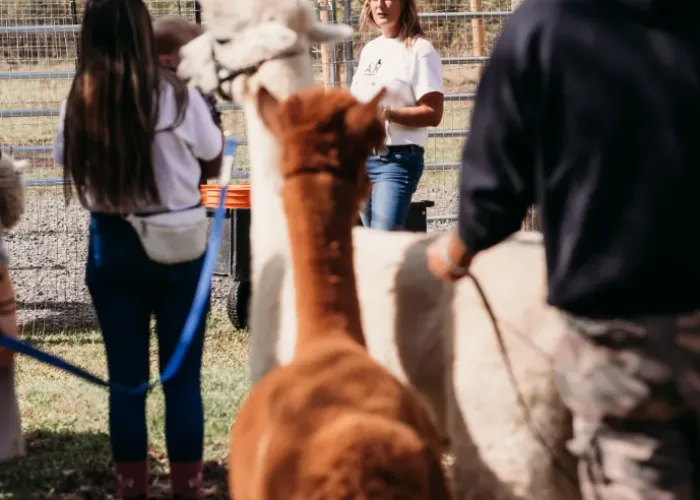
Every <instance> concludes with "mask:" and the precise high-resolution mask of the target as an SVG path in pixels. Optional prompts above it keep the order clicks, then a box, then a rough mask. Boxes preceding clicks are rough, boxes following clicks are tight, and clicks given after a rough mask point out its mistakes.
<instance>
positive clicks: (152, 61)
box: [53, 0, 223, 499]
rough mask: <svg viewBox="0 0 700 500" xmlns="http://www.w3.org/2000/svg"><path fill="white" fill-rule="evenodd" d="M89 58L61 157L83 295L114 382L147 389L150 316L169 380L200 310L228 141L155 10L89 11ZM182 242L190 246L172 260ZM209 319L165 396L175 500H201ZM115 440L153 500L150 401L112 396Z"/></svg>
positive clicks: (85, 45)
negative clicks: (168, 65)
mask: <svg viewBox="0 0 700 500" xmlns="http://www.w3.org/2000/svg"><path fill="white" fill-rule="evenodd" d="M78 53H79V58H78V68H77V71H76V75H75V79H74V81H73V85H72V87H71V90H70V93H69V95H68V98H67V101H66V102H65V103H64V105H63V106H62V113H61V116H60V119H59V130H58V134H57V137H56V141H55V144H54V153H53V156H54V160H55V161H56V162H57V163H59V164H61V165H63V166H64V177H65V179H66V181H67V183H66V195H67V198H68V197H70V194H71V192H72V189H73V187H72V186H74V188H75V190H76V192H77V195H78V198H79V200H80V202H81V203H82V205H83V206H84V207H85V208H87V209H88V210H89V211H90V230H89V248H88V257H87V265H86V273H85V274H86V276H85V281H86V284H87V288H88V291H89V292H90V296H91V298H92V302H93V306H94V308H95V312H96V314H97V318H98V320H99V323H100V329H101V331H102V337H103V340H104V344H105V351H106V355H107V367H108V373H109V378H110V381H111V382H113V383H117V384H120V385H122V386H126V387H129V388H136V387H138V386H140V385H141V384H142V383H143V382H144V381H147V380H149V379H150V377H149V366H150V357H149V339H150V336H151V331H150V323H151V316H152V315H153V316H155V319H156V328H155V331H156V336H157V338H158V347H159V349H158V354H159V361H160V369H161V371H162V370H163V369H165V367H166V364H167V363H168V361H169V360H170V359H171V358H172V356H173V353H174V352H175V349H176V346H177V345H178V340H179V338H180V334H181V332H182V330H183V327H184V325H185V321H186V318H187V315H188V313H189V310H190V308H191V306H192V302H193V300H194V297H195V291H196V289H197V283H198V280H199V276H200V273H201V271H202V267H203V262H204V255H203V253H204V247H205V245H206V238H207V227H206V225H207V220H206V212H205V209H204V207H203V206H202V204H201V195H200V189H199V184H200V178H201V177H202V174H204V176H205V177H214V176H216V175H217V174H218V171H219V169H220V168H221V159H222V151H223V134H222V132H221V129H220V128H219V127H218V126H217V125H216V124H215V123H214V121H213V119H212V117H211V114H210V112H209V108H208V107H207V104H206V103H205V101H204V99H203V98H202V96H201V95H200V94H199V92H197V91H195V90H192V89H188V88H187V87H186V86H185V85H184V84H183V83H182V82H180V81H178V80H177V79H176V77H175V75H174V74H171V72H169V71H163V70H161V68H160V66H159V61H158V54H157V51H156V47H155V42H154V36H153V28H152V25H151V18H150V15H149V13H148V10H147V8H146V6H145V4H144V2H143V0H118V1H115V0H87V1H86V3H85V15H84V20H83V25H82V29H81V33H80V41H79V52H78ZM71 183H72V186H71ZM128 214H133V215H136V216H138V217H139V219H138V223H135V224H134V225H132V224H131V223H130V222H129V220H127V218H125V215H128ZM156 221H157V224H158V225H157V226H155V225H153V224H155V223H156ZM144 227H145V228H146V229H148V228H149V227H150V228H151V231H148V232H144V233H141V232H140V231H141V230H142V229H143V228H144ZM190 229H193V231H190ZM137 230H139V232H137ZM147 233H150V234H147ZM182 234H187V235H188V238H186V239H185V240H184V243H185V244H182V245H180V244H178V245H170V246H171V247H172V246H175V247H177V248H167V247H168V243H172V242H173V241H175V240H179V241H180V242H182V241H183V240H182V239H181V238H180V235H182ZM142 238H144V239H143V240H142ZM149 242H150V243H149ZM146 243H148V244H146ZM151 243H155V244H156V245H155V246H156V247H159V248H160V249H161V251H155V252H154V250H153V245H151ZM147 249H148V251H147ZM164 253H165V254H167V255H168V257H162V255H163V254H164ZM207 312H208V300H207V306H206V308H205V311H204V313H203V314H202V316H201V318H200V319H199V321H198V323H197V326H196V330H195V335H194V338H193V340H192V343H191V345H190V347H189V349H188V351H187V353H186V354H185V356H184V358H183V359H182V362H181V364H180V368H179V371H177V373H176V374H175V375H174V376H173V377H172V378H170V379H169V380H168V381H166V382H165V383H164V384H163V392H164V394H165V434H166V442H167V450H168V458H169V460H170V470H171V484H172V493H173V498H183V499H184V498H187V499H191V498H201V496H202V491H201V475H202V451H203V438H204V416H203V411H202V396H201V387H200V373H201V364H202V349H203V345H204V332H205V328H206V315H207ZM109 428H110V443H111V451H112V457H113V459H114V463H115V469H116V474H117V485H118V488H119V492H118V493H119V498H125V499H141V498H143V499H146V498H149V496H148V461H147V458H148V440H147V432H146V429H147V426H146V394H139V395H132V394H124V393H122V392H120V391H117V390H112V391H110V397H109Z"/></svg>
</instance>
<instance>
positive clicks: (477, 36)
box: [469, 0, 486, 77]
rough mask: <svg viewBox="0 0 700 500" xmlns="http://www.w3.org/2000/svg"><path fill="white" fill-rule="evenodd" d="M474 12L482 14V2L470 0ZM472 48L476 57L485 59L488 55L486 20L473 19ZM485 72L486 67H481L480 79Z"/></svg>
mask: <svg viewBox="0 0 700 500" xmlns="http://www.w3.org/2000/svg"><path fill="white" fill-rule="evenodd" d="M469 4H470V8H471V11H472V12H481V0H469ZM472 46H473V51H474V55H475V56H477V57H479V56H481V57H483V56H485V55H486V30H485V29H484V20H483V19H479V18H475V19H472ZM483 71H484V65H483V64H481V65H479V77H481V74H482V72H483Z"/></svg>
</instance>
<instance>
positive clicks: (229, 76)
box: [211, 45, 301, 101]
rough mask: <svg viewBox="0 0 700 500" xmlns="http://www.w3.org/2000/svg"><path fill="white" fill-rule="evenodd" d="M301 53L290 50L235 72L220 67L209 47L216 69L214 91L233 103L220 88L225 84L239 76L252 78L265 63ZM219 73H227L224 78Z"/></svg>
mask: <svg viewBox="0 0 700 500" xmlns="http://www.w3.org/2000/svg"><path fill="white" fill-rule="evenodd" d="M300 54H301V52H300V51H297V50H290V51H287V52H282V53H281V54H278V55H276V56H273V57H268V58H267V59H263V60H262V61H259V62H257V63H255V64H251V65H250V66H246V67H244V68H240V69H236V70H230V69H228V68H225V67H224V66H222V65H221V64H220V63H219V61H218V60H217V59H216V56H215V54H214V45H212V46H211V58H212V60H213V61H214V67H215V69H216V78H217V79H218V80H219V85H218V87H217V89H216V91H217V92H218V93H219V95H220V96H221V97H222V98H224V99H226V100H227V101H233V96H231V94H229V93H228V92H226V91H224V89H223V88H222V85H223V84H224V83H225V82H230V81H231V80H234V79H236V78H238V77H239V76H241V75H246V76H253V75H254V74H255V73H257V72H258V71H259V70H260V67H261V66H262V65H263V64H265V63H266V62H270V61H275V60H278V59H286V58H291V57H294V56H298V55H300ZM221 72H226V73H228V74H227V75H226V76H225V77H223V78H222V77H221V76H219V75H220V74H221Z"/></svg>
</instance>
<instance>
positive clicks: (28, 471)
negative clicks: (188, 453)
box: [0, 431, 229, 500]
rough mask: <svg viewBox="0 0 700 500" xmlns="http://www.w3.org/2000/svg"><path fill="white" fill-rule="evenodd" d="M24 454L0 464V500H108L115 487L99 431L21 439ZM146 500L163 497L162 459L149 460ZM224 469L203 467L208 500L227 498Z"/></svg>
mask: <svg viewBox="0 0 700 500" xmlns="http://www.w3.org/2000/svg"><path fill="white" fill-rule="evenodd" d="M26 445H27V455H26V456H25V457H23V458H21V459H18V460H14V461H11V462H7V463H2V464H0V499H3V500H4V499H13V500H14V499H21V500H24V499H27V500H28V499H40V500H45V499H51V500H54V499H55V500H77V499H81V500H82V499H90V500H92V499H94V500H97V499H114V498H116V496H115V495H116V486H115V482H114V476H113V473H112V463H111V461H110V453H109V437H108V436H107V434H105V433H100V432H94V433H90V432H86V433H72V432H46V431H39V432H35V433H31V434H29V435H27V436H26ZM150 464H151V467H150V469H151V476H150V482H151V486H150V498H152V499H163V500H164V499H169V498H170V479H169V476H168V474H167V459H166V457H165V456H162V455H156V454H152V455H151V456H150ZM227 488H228V487H227V470H226V466H225V464H223V463H221V462H217V461H210V462H206V463H205V465H204V492H205V496H204V497H205V498H208V499H215V500H219V499H222V500H223V499H228V498H229V496H228V491H227Z"/></svg>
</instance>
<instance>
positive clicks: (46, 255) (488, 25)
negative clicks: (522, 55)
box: [0, 0, 515, 335]
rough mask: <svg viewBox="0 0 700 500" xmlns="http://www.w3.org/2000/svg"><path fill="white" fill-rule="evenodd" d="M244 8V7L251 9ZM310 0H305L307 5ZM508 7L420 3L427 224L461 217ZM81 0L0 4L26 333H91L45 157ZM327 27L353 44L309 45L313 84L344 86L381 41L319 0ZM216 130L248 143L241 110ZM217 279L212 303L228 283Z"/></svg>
mask: <svg viewBox="0 0 700 500" xmlns="http://www.w3.org/2000/svg"><path fill="white" fill-rule="evenodd" d="M251 1H252V0H251ZM309 1H311V0H309ZM514 1H515V0H419V1H418V6H419V12H420V13H421V23H422V25H423V28H424V30H425V31H426V33H427V36H428V38H429V39H430V41H431V42H432V43H433V45H434V46H435V48H436V49H437V50H438V52H439V54H440V56H441V57H442V61H443V76H444V84H445V91H446V96H445V97H446V103H445V112H444V117H443V120H442V123H441V125H440V126H439V127H437V128H435V129H432V130H431V131H430V139H429V142H428V144H427V145H426V171H425V173H424V175H423V178H422V180H421V183H420V185H419V189H418V192H417V193H416V195H415V196H414V199H415V200H420V199H429V200H432V201H434V202H435V207H434V208H431V209H430V213H429V215H430V219H431V220H432V224H433V227H436V226H439V225H443V226H444V225H445V224H448V225H449V224H452V223H453V221H454V214H455V213H456V211H457V197H458V193H457V178H458V170H457V167H458V161H459V156H460V153H461V148H462V145H463V142H464V140H465V137H466V135H467V133H468V130H467V128H468V124H469V121H470V114H471V107H472V101H473V97H474V91H475V87H476V84H477V82H478V80H479V75H480V68H481V66H482V65H483V62H484V60H485V59H486V58H487V56H488V53H489V51H490V47H491V46H492V44H493V41H494V40H495V38H496V37H497V36H498V34H499V32H500V30H501V27H502V24H503V22H504V20H505V19H506V18H507V16H508V14H509V12H510V11H511V9H512V8H513V2H514ZM146 3H147V5H148V7H149V10H150V12H151V14H152V16H153V17H154V18H158V17H160V16H164V15H169V14H176V15H180V16H183V17H185V18H187V19H190V20H196V19H197V17H198V16H197V5H196V2H195V1H194V0H146ZM83 4H84V0H2V2H0V147H1V148H2V149H3V150H6V151H10V152H12V153H13V154H14V155H15V156H16V157H18V158H29V159H30V160H31V161H32V162H33V168H32V169H31V171H30V172H29V173H27V174H26V175H25V177H26V182H27V184H28V193H27V214H26V216H25V219H24V221H23V222H22V223H21V224H20V226H19V227H18V228H17V229H16V230H14V231H12V232H11V233H10V234H7V235H6V236H5V238H6V241H7V244H8V248H9V251H10V254H11V255H10V256H11V262H12V266H11V267H12V274H13V279H14V281H15V284H16V288H17V296H18V300H19V307H20V319H21V321H22V323H23V331H24V334H25V335H32V334H34V333H36V334H41V335H43V334H44V333H46V332H63V331H67V330H75V329H78V330H80V329H87V328H92V327H94V325H95V320H94V314H93V311H92V306H91V304H90V300H89V296H88V293H87V290H86V287H85V286H84V266H85V258H86V252H87V245H88V242H87V225H88V216H87V213H86V212H85V211H84V210H83V209H82V208H81V207H80V206H78V205H77V203H75V202H73V203H71V204H70V205H69V206H67V207H66V206H65V204H64V200H63V194H62V187H61V185H60V184H61V182H62V180H61V179H62V171H61V170H60V169H58V168H57V167H56V166H55V165H54V164H53V162H52V161H51V159H50V152H51V147H52V144H53V140H54V136H55V132H56V127H57V117H58V110H59V106H60V103H61V101H62V100H63V99H65V97H66V96H67V93H68V90H69V86H70V84H71V81H72V80H71V79H72V76H73V71H74V69H75V64H76V40H77V36H78V32H79V27H80V23H81V21H82V11H83ZM316 5H317V12H318V16H319V18H320V19H321V20H322V21H324V22H346V23H349V24H351V25H352V26H353V27H355V28H356V29H355V35H354V37H353V40H352V41H351V42H347V43H340V44H335V45H331V46H323V47H314V48H313V50H312V55H313V57H314V60H315V65H316V77H317V83H319V84H324V85H341V86H348V85H349V83H350V81H351V79H352V75H353V73H354V70H355V65H356V62H357V59H358V57H359V54H360V51H361V49H362V47H363V46H364V44H365V43H366V42H367V41H368V40H370V39H371V38H373V37H375V36H377V35H378V33H377V32H373V31H368V32H366V33H360V30H359V14H360V10H361V6H362V0H340V1H334V0H316ZM220 104H221V106H222V109H223V118H224V127H225V129H226V130H227V131H228V132H229V133H231V134H232V135H234V136H237V137H245V125H244V120H243V115H242V112H241V111H240V110H238V109H236V108H235V107H234V106H232V105H231V104H230V103H223V102H222V103H220ZM247 165H248V151H247V148H246V147H245V146H244V147H242V148H240V150H239V153H238V154H237V158H236V168H237V170H239V173H242V174H245V172H246V170H247ZM220 281H221V280H215V283H214V286H213V301H214V305H215V306H216V305H217V304H221V302H222V301H223V299H224V297H225V296H226V291H227V288H228V286H229V285H228V284H227V283H222V282H220Z"/></svg>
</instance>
